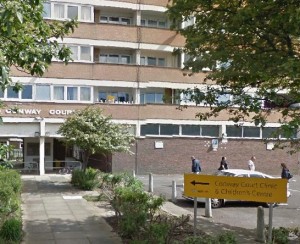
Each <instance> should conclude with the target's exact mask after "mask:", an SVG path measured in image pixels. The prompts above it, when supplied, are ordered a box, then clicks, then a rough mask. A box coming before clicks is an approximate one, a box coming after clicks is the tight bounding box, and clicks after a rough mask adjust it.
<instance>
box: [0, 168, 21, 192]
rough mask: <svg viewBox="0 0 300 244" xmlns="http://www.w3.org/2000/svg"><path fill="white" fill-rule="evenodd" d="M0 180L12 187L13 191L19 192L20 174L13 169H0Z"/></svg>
mask: <svg viewBox="0 0 300 244" xmlns="http://www.w3.org/2000/svg"><path fill="white" fill-rule="evenodd" d="M0 181H1V182H3V183H4V184H5V185H9V186H11V187H12V188H13V191H14V192H15V193H20V192H21V188H22V180H21V176H20V174H19V173H18V172H17V171H15V170H10V169H3V170H1V171H0Z"/></svg>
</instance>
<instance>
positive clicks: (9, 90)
mask: <svg viewBox="0 0 300 244" xmlns="http://www.w3.org/2000/svg"><path fill="white" fill-rule="evenodd" d="M7 98H19V92H18V91H15V90H14V87H13V86H9V87H7Z"/></svg>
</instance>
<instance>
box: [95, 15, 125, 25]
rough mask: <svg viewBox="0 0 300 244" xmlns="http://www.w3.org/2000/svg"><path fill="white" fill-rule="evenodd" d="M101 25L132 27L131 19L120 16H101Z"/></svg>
mask: <svg viewBox="0 0 300 244" xmlns="http://www.w3.org/2000/svg"><path fill="white" fill-rule="evenodd" d="M100 23H110V24H120V25H130V24H131V19H130V18H126V17H119V16H100Z"/></svg>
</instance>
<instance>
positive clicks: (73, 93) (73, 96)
mask: <svg viewBox="0 0 300 244" xmlns="http://www.w3.org/2000/svg"><path fill="white" fill-rule="evenodd" d="M67 100H77V87H67Z"/></svg>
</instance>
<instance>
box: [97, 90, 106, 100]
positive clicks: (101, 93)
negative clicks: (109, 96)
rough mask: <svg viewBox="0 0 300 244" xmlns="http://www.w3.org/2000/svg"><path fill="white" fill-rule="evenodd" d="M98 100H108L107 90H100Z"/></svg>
mask: <svg viewBox="0 0 300 244" xmlns="http://www.w3.org/2000/svg"><path fill="white" fill-rule="evenodd" d="M98 101H99V102H106V92H98Z"/></svg>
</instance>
